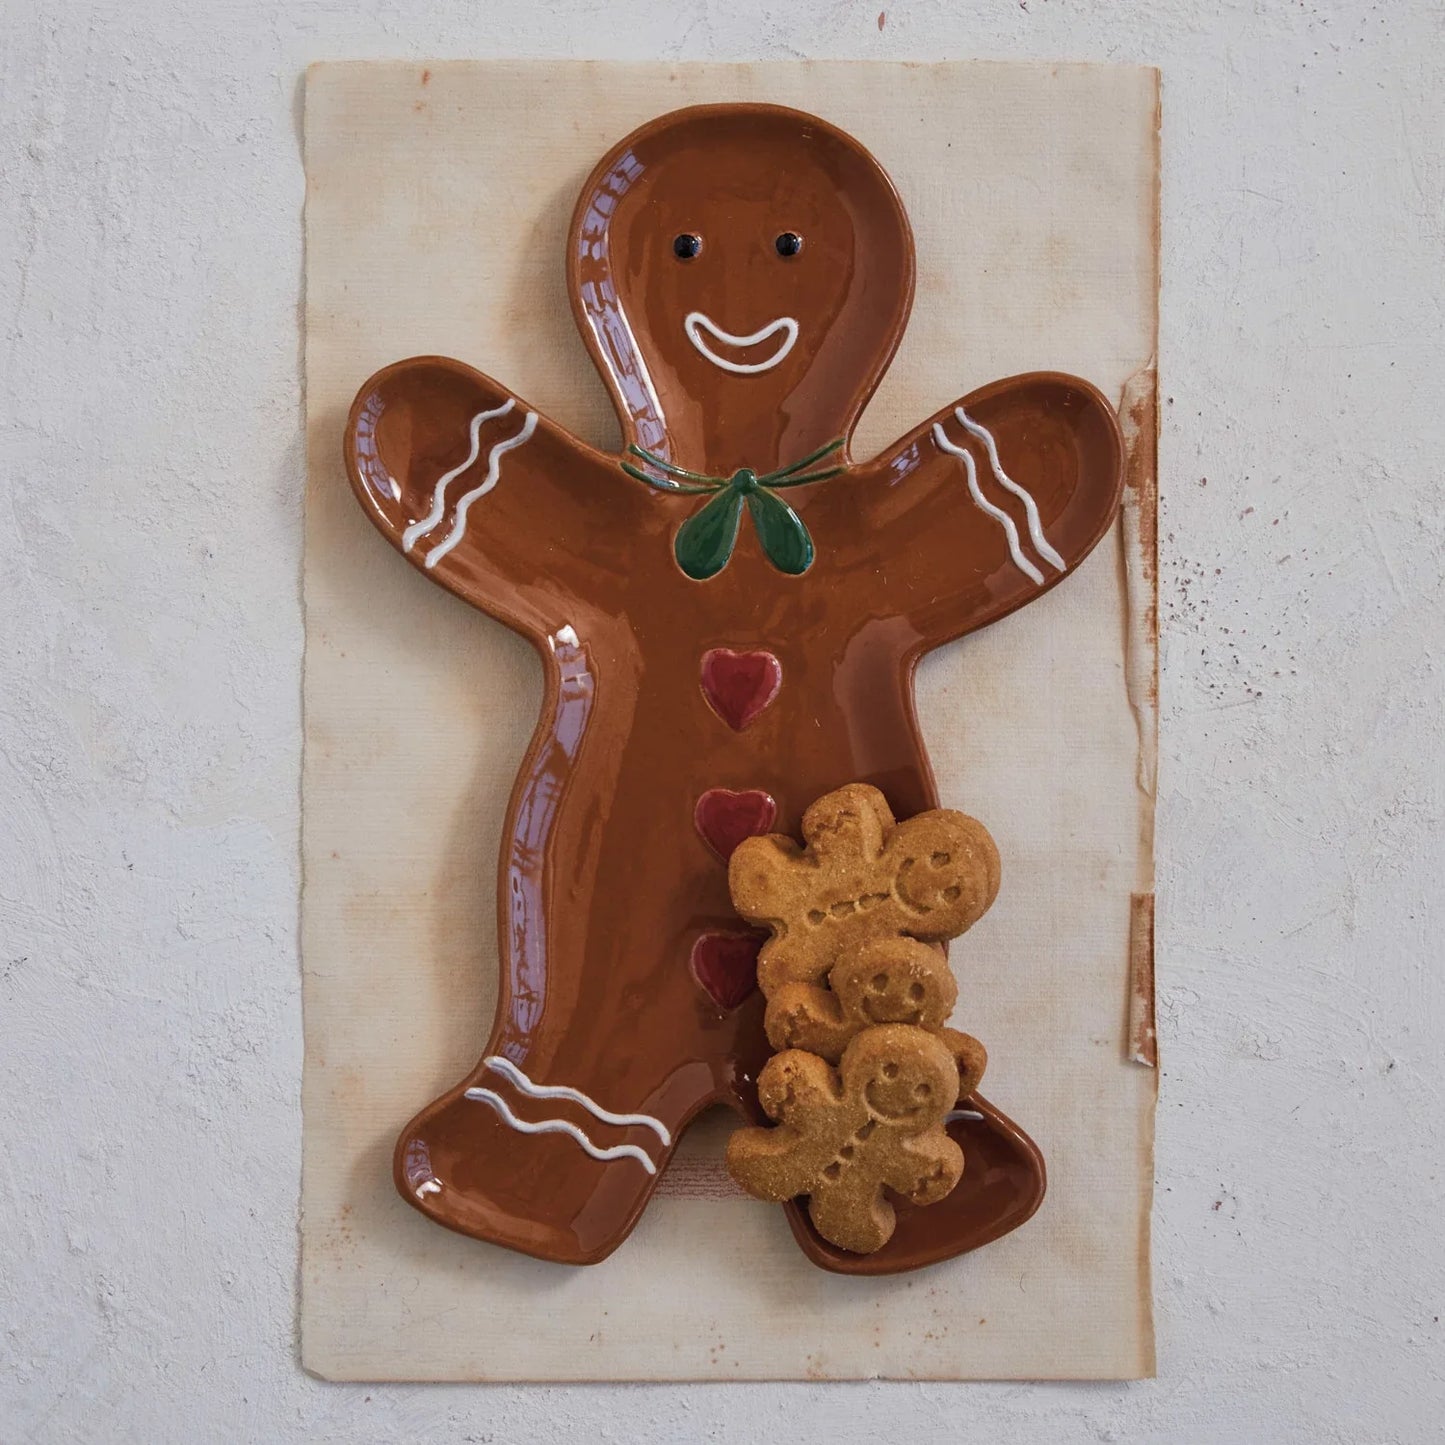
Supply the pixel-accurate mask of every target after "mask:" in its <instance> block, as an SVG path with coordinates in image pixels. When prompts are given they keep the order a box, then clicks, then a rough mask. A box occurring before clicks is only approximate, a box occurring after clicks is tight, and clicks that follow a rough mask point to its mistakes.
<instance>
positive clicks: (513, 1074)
mask: <svg viewBox="0 0 1445 1445" xmlns="http://www.w3.org/2000/svg"><path fill="white" fill-rule="evenodd" d="M482 1067H483V1068H485V1069H495V1070H496V1071H497V1073H499V1074H502V1075H504V1076H505V1077H506V1078H508V1079H510V1080H511V1082H512V1084H513V1085H514V1086H515V1087H516V1088H518V1089H519V1090H521V1092H522V1093H524V1094H530V1095H531V1096H532V1097H533V1098H534V1099H571V1100H572V1101H573V1102H574V1103H577V1104H581V1105H582V1107H583V1108H584V1109H586V1110H587V1112H588V1113H589V1114H591V1115H592V1117H593V1118H594V1119H601V1120H602V1122H603V1123H604V1124H621V1125H627V1124H640V1125H641V1126H642V1127H643V1128H644V1129H651V1130H652V1132H653V1133H654V1134H656V1135H657V1137H658V1138H659V1139H661V1140H662V1142H663V1143H664V1144H671V1143H672V1135H671V1134H670V1133H668V1130H667V1125H666V1124H664V1123H663V1122H662V1120H661V1119H654V1118H653V1117H652V1115H651V1114H614V1113H613V1112H612V1110H611V1109H604V1108H603V1107H602V1105H601V1104H599V1103H598V1102H597V1101H596V1100H595V1099H589V1098H588V1097H587V1095H586V1094H584V1093H583V1092H582V1090H581V1089H573V1088H569V1087H568V1086H567V1085H566V1084H534V1083H533V1082H532V1081H531V1079H529V1078H528V1077H527V1075H526V1074H524V1073H523V1072H522V1070H521V1069H519V1068H518V1067H517V1065H516V1064H514V1063H513V1062H512V1061H511V1059H504V1058H503V1057H502V1056H501V1054H488V1055H487V1057H486V1058H484V1059H483V1060H482Z"/></svg>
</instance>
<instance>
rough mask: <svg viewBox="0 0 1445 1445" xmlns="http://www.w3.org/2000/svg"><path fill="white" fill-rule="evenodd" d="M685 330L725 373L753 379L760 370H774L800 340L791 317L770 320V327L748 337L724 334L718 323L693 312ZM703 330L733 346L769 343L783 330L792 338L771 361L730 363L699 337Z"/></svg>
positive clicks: (729, 333)
mask: <svg viewBox="0 0 1445 1445" xmlns="http://www.w3.org/2000/svg"><path fill="white" fill-rule="evenodd" d="M682 329H683V331H685V332H686V333H687V339H688V340H689V341H690V342H692V344H693V345H694V346H695V347H696V348H697V349H698V350H699V351H700V352H701V353H702V354H703V355H704V356H705V357H707V359H708V360H709V361H710V362H712V364H713V365H714V366H720V367H722V369H723V370H724V371H731V372H735V373H736V374H737V375H738V376H752V375H754V374H755V373H756V372H759V371H771V370H772V369H773V367H775V366H776V365H777V364H778V363H779V362H780V361H781V360H782V359H783V358H784V357H785V356H786V355H787V354H788V353H789V352H790V351H791V350H792V349H793V343H794V342H795V341H796V340H797V339H798V323H797V322H796V321H794V320H793V318H792V317H791V316H779V317H778V319H777V320H776V321H770V322H768V324H767V325H766V326H760V327H759V328H758V329H757V330H756V331H754V332H752V333H750V334H749V335H747V336H734V335H733V333H732V332H731V331H724V330H723V329H722V327H721V326H719V325H718V324H717V322H715V321H713V320H712V319H711V318H710V317H708V316H704V315H703V313H702V312H701V311H689V312H688V313H687V315H686V317H684V318H683V323H682ZM699 331H710V332H712V334H713V336H715V337H716V338H717V339H718V340H719V341H724V342H726V343H727V344H728V345H729V346H755V345H757V343H758V342H759V341H766V340H767V339H768V337H770V336H772V335H774V334H775V333H776V332H779V331H786V332H787V333H788V339H787V340H786V341H785V342H783V344H782V346H781V348H779V350H778V351H777V352H776V353H775V354H774V355H773V356H772V357H771V358H769V359H768V360H767V361H749V362H744V361H729V360H728V359H727V358H726V357H723V356H719V355H718V354H717V352H715V351H714V350H713V349H712V348H711V347H710V346H709V345H708V344H707V342H705V341H704V340H703V339H702V337H701V336H700V335H699V334H698V333H699Z"/></svg>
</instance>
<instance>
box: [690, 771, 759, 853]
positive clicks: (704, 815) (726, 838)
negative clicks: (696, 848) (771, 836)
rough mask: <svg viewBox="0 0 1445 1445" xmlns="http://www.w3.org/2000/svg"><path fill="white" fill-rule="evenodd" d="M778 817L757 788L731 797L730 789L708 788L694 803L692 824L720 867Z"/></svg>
mask: <svg viewBox="0 0 1445 1445" xmlns="http://www.w3.org/2000/svg"><path fill="white" fill-rule="evenodd" d="M777 816H778V805H777V804H776V803H775V802H774V801H773V800H772V797H771V796H770V795H769V794H767V793H765V792H763V790H762V789H761V788H748V789H747V790H746V791H744V792H741V793H735V792H733V791H732V789H731V788H709V789H708V790H707V792H705V793H704V794H703V795H702V797H700V798H699V799H698V800H697V807H696V808H694V809H693V812H692V821H693V822H694V823H695V824H696V825H697V831H698V832H699V833H700V834H701V835H702V841H703V842H704V843H706V844H707V846H708V847H709V848H711V849H712V851H713V852H714V853H716V854H717V855H718V857H719V858H721V859H722V860H723V862H724V863H726V862H727V861H728V859H729V858H731V857H732V856H733V849H734V848H736V847H737V846H738V844H739V843H741V842H742V841H743V839H744V838H752V837H754V836H756V835H757V834H758V833H766V832H767V831H768V829H769V828H771V827H772V826H773V820H774V819H775V818H776V817H777Z"/></svg>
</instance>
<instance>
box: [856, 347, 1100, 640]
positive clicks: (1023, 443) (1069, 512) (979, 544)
mask: <svg viewBox="0 0 1445 1445" xmlns="http://www.w3.org/2000/svg"><path fill="white" fill-rule="evenodd" d="M1123 457H1124V450H1123V440H1122V437H1121V436H1120V432H1119V423H1118V418H1117V417H1116V415H1115V413H1114V409H1113V407H1112V406H1110V405H1109V402H1108V401H1107V399H1106V398H1105V397H1104V396H1103V394H1102V393H1100V392H1099V391H1098V390H1096V389H1095V388H1094V387H1093V386H1091V385H1090V384H1089V383H1088V382H1086V381H1082V380H1080V379H1079V378H1078V377H1072V376H1064V375H1062V374H1059V373H1056V372H1034V373H1030V374H1028V375H1025V376H1016V377H1010V378H1008V379H1007V380H1004V381H998V382H994V383H993V384H992V385H990V386H986V387H983V388H981V389H980V390H978V391H975V392H971V393H970V394H969V395H968V396H966V397H964V398H963V399H962V400H961V401H960V402H958V403H957V404H956V405H955V406H949V407H946V408H944V409H943V410H942V411H940V412H938V413H937V414H935V415H934V416H932V417H930V418H929V419H928V420H927V421H926V422H924V423H923V425H922V426H920V427H918V428H916V429H915V430H914V431H912V432H910V433H909V434H908V435H907V436H906V437H904V438H903V439H902V440H901V441H900V442H898V443H897V444H896V445H895V446H894V447H892V448H891V449H890V450H889V451H888V452H886V453H884V454H883V455H882V456H880V457H879V458H877V459H876V460H875V461H872V462H868V463H865V464H864V465H863V466H861V467H859V468H858V469H857V470H856V472H855V473H853V474H851V480H852V481H853V485H852V486H851V487H849V488H848V489H847V490H848V492H849V494H850V496H849V499H848V501H849V502H850V503H851V505H853V506H854V507H856V508H857V510H858V511H860V512H861V513H862V514H863V516H864V518H865V522H866V525H867V527H868V529H869V530H870V533H871V535H872V537H873V551H874V554H875V556H876V559H877V566H876V569H875V571H876V575H877V578H878V582H879V585H880V588H881V592H882V597H883V599H885V600H886V601H888V602H889V603H890V604H891V606H892V607H894V608H901V610H903V611H904V612H905V613H906V615H908V616H909V618H910V620H911V621H912V622H913V623H914V625H915V627H916V628H917V629H918V632H919V634H920V636H921V638H922V639H923V641H924V642H925V644H926V645H928V646H936V645H937V644H938V643H940V642H944V641H947V640H949V639H950V638H954V637H960V636H962V635H963V634H964V633H967V632H972V631H974V630H975V629H976V628H979V627H983V626H985V625H986V624H988V623H990V622H993V621H996V620H997V619H998V618H1000V617H1003V616H1005V615H1007V614H1008V613H1010V612H1012V611H1014V610H1015V609H1016V608H1018V607H1022V606H1023V605H1025V604H1026V603H1028V602H1030V601H1032V600H1033V599H1034V598H1035V597H1037V596H1039V595H1040V594H1041V593H1043V592H1046V591H1047V590H1048V589H1049V588H1051V587H1053V586H1054V585H1055V584H1057V583H1058V582H1060V581H1062V580H1063V579H1064V578H1065V577H1067V576H1068V575H1069V573H1070V572H1072V571H1073V570H1074V569H1075V568H1076V567H1077V566H1078V565H1079V563H1080V562H1082V561H1083V559H1084V558H1085V557H1087V556H1088V554H1089V553H1090V552H1091V551H1092V550H1093V548H1094V547H1095V545H1096V544H1097V543H1098V542H1099V541H1100V539H1101V538H1102V537H1103V536H1104V534H1105V533H1106V532H1107V531H1108V530H1109V528H1110V526H1111V525H1112V524H1113V521H1114V517H1115V515H1116V513H1117V511H1118V507H1119V498H1120V494H1121V490H1122V486H1123ZM840 500H842V499H840Z"/></svg>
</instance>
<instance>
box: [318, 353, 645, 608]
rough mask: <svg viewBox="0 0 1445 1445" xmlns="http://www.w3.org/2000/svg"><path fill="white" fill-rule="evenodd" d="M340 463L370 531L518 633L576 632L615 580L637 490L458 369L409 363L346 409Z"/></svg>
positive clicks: (634, 519)
mask: <svg viewBox="0 0 1445 1445" xmlns="http://www.w3.org/2000/svg"><path fill="white" fill-rule="evenodd" d="M345 454H346V469H347V473H348V475H349V476H350V479H351V486H352V490H353V491H354V492H355V493H356V497H357V500H358V501H359V502H360V503H361V505H362V509H363V510H364V511H365V512H366V514H367V516H368V517H370V519H371V521H372V523H373V524H374V525H375V526H376V528H377V530H378V531H380V532H381V534H382V535H383V536H384V537H386V538H387V540H388V541H389V542H391V544H392V545H393V546H394V547H396V548H397V550H398V551H400V552H401V553H402V554H403V555H404V556H405V557H406V558H407V560H408V561H409V562H411V563H412V564H413V566H415V567H416V568H417V569H418V570H419V571H421V572H423V573H425V574H426V575H427V576H428V577H430V578H432V579H433V580H434V581H436V582H439V583H441V585H442V586H444V587H446V588H448V589H449V590H450V591H452V592H455V593H456V594H457V595H458V596H459V597H461V598H462V599H463V600H464V601H467V602H470V603H471V604H472V605H473V606H474V607H479V608H481V609H482V610H483V611H484V612H488V613H490V614H491V615H492V616H494V617H497V618H499V619H500V620H501V621H503V622H506V623H508V624H509V625H511V626H514V627H517V628H519V629H520V630H522V631H535V632H547V631H550V630H551V629H553V628H554V627H556V626H559V625H561V624H563V623H566V622H568V621H570V620H575V618H576V616H577V615H578V608H579V606H582V605H585V604H586V603H587V602H588V601H595V600H597V599H599V598H601V597H603V596H605V595H607V594H608V592H609V591H611V590H613V589H614V588H615V587H616V586H617V585H618V584H619V582H620V579H622V578H624V577H625V567H626V545H627V541H628V539H629V537H630V536H631V535H632V533H633V529H634V527H636V526H640V525H642V519H641V517H640V510H641V505H642V502H643V498H642V496H641V493H642V490H643V489H642V488H640V487H637V486H635V485H633V484H632V483H631V482H630V480H629V479H628V478H626V477H624V476H622V474H621V473H620V471H619V470H618V467H617V464H616V461H615V459H613V458H609V457H606V456H604V455H603V454H602V453H600V452H597V451H595V450H594V449H592V448H591V447H588V446H586V445H585V444H584V443H582V442H580V441H578V440H577V439H576V438H575V437H573V436H572V435H571V434H570V433H568V432H566V431H564V430H563V429H562V428H561V427H559V426H556V425H555V424H554V423H552V422H549V421H547V420H545V419H544V418H543V417H541V416H539V415H538V414H537V413H536V412H535V411H534V410H533V409H532V408H531V407H529V406H528V405H527V403H526V402H524V401H521V400H520V399H519V398H517V397H515V396H513V395H512V393H511V392H509V391H507V389H506V388H505V387H503V386H501V385H500V384H499V383H498V382H495V381H493V380H492V379H491V378H490V377H488V376H484V375H483V374H482V373H481V372H479V371H475V370H473V369H472V368H471V367H470V366H467V365H465V364H464V363H462V362H459V361H452V360H450V359H448V358H446V357H440V356H420V357H414V358H412V359H411V360H409V361H399V362H397V363H396V364H395V365H393V366H388V367H386V368H384V369H383V370H381V371H379V372H377V373H376V375H375V376H373V377H372V378H371V379H370V380H369V381H367V383H366V384H365V385H364V386H363V387H362V388H361V390H360V391H359V392H358V393H357V397H356V401H355V402H354V403H353V405H352V408H351V415H350V417H349V418H348V421H347V426H346V438H345ZM609 538H613V539H615V541H614V543H613V544H612V545H611V546H609V545H608V539H609ZM590 574H599V575H595V576H594V575H590ZM609 582H611V584H612V586H611V587H609V585H608V583H609Z"/></svg>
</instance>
